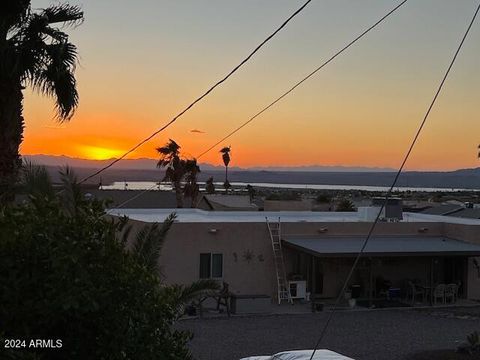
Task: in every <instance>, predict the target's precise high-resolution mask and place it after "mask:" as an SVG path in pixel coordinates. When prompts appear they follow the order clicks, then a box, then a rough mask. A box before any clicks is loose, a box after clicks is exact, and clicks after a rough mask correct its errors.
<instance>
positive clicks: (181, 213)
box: [108, 209, 480, 225]
mask: <svg viewBox="0 0 480 360" xmlns="http://www.w3.org/2000/svg"><path fill="white" fill-rule="evenodd" d="M172 212H175V213H177V222H180V223H220V222H229V223H235V222H242V223H247V222H249V223H259V222H265V217H267V218H268V219H269V220H271V221H277V220H278V218H279V217H280V219H281V221H282V222H284V223H295V222H319V223H323V222H364V219H362V218H361V217H360V215H359V213H358V212H333V211H325V212H323V211H206V210H201V209H111V210H109V211H108V213H109V214H110V215H115V216H123V215H126V216H128V217H130V218H131V219H133V220H138V221H144V222H161V221H163V220H165V218H166V217H167V216H168V215H169V214H171V213H172ZM400 222H439V223H453V224H464V225H480V219H466V218H455V217H452V216H440V215H427V214H419V213H407V212H404V213H403V220H401V221H400Z"/></svg>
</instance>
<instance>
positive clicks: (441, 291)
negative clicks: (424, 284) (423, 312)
mask: <svg viewBox="0 0 480 360" xmlns="http://www.w3.org/2000/svg"><path fill="white" fill-rule="evenodd" d="M445 287H446V285H445V284H438V285H437V286H435V288H434V289H433V296H432V297H433V305H436V304H437V299H442V304H445Z"/></svg>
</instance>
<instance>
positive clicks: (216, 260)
mask: <svg viewBox="0 0 480 360" xmlns="http://www.w3.org/2000/svg"><path fill="white" fill-rule="evenodd" d="M222 277H223V254H211V253H204V254H200V279H219V278H222Z"/></svg>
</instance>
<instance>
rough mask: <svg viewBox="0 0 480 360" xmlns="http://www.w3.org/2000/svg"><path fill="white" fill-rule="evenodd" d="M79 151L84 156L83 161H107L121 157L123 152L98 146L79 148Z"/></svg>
mask: <svg viewBox="0 0 480 360" xmlns="http://www.w3.org/2000/svg"><path fill="white" fill-rule="evenodd" d="M80 151H81V152H82V153H83V154H84V156H83V157H84V158H85V159H90V160H107V159H112V158H117V157H119V156H121V155H122V154H123V153H124V152H125V150H119V149H109V148H105V147H99V146H81V148H80Z"/></svg>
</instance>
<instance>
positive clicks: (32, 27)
mask: <svg viewBox="0 0 480 360" xmlns="http://www.w3.org/2000/svg"><path fill="white" fill-rule="evenodd" d="M82 20H83V12H82V11H81V10H80V8H79V7H77V6H71V5H68V4H60V5H53V6H50V7H48V8H46V9H43V10H38V11H37V10H35V11H34V10H32V8H31V1H30V0H2V1H0V204H2V203H3V204H4V203H6V202H7V201H10V200H11V199H12V198H13V186H14V184H15V182H16V180H17V175H18V170H19V169H20V167H21V159H20V154H19V147H20V144H21V142H22V139H23V129H24V126H25V124H24V119H23V104H22V103H23V90H24V89H25V86H27V85H30V86H32V87H33V89H34V90H37V91H38V92H40V93H42V94H44V95H47V96H51V97H53V98H54V99H55V102H56V112H57V118H58V120H59V121H68V120H70V119H71V117H72V116H73V113H74V111H75V109H76V107H77V105H78V93H77V88H76V81H75V77H74V73H75V67H76V64H77V48H76V47H75V45H73V44H72V43H70V42H69V41H68V35H67V34H66V33H65V32H64V31H63V29H65V27H67V26H69V25H75V24H79V23H80V22H81V21H82ZM57 25H58V26H57Z"/></svg>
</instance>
